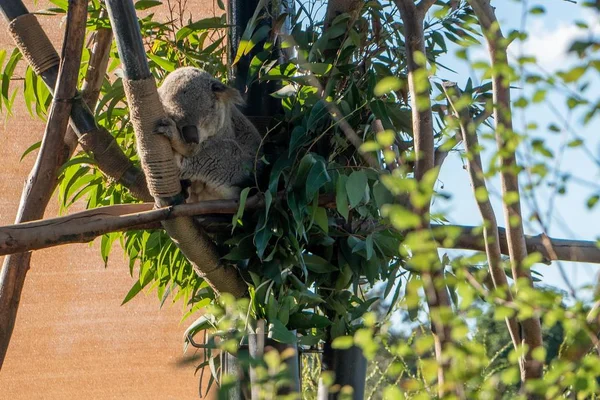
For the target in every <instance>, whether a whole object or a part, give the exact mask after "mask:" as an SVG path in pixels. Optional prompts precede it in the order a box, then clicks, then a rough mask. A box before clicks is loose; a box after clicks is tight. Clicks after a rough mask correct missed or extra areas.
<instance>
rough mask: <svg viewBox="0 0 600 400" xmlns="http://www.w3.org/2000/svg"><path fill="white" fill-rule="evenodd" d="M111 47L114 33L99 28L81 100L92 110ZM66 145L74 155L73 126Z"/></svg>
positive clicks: (75, 143)
mask: <svg viewBox="0 0 600 400" xmlns="http://www.w3.org/2000/svg"><path fill="white" fill-rule="evenodd" d="M100 16H101V17H104V16H105V12H104V11H102V13H101V14H100ZM111 45H112V31H111V30H110V28H99V29H98V30H97V31H96V32H94V36H93V46H92V49H91V55H90V60H89V62H88V69H87V71H86V74H85V80H84V81H83V85H82V87H81V98H82V99H83V101H84V103H85V104H87V106H88V107H89V108H90V110H94V109H95V108H96V103H97V102H98V96H99V95H100V88H101V87H102V83H103V82H104V75H105V74H106V68H107V67H108V60H109V58H110V57H109V56H110V47H111ZM65 143H66V145H67V146H68V147H69V152H70V154H73V152H74V151H75V148H76V147H77V143H78V141H77V134H76V133H75V131H74V130H73V127H72V126H71V125H69V127H68V128H67V133H66V134H65ZM88 150H89V149H88Z"/></svg>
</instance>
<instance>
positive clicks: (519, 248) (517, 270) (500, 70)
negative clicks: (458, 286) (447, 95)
mask: <svg viewBox="0 0 600 400" xmlns="http://www.w3.org/2000/svg"><path fill="white" fill-rule="evenodd" d="M469 4H470V5H471V7H472V8H473V11H474V12H475V15H476V16H477V19H478V20H479V24H480V25H481V28H482V30H483V32H484V34H485V37H486V40H487V43H488V48H489V54H490V59H491V63H492V86H493V97H494V119H495V123H496V141H497V143H498V148H499V149H500V163H501V174H500V179H501V184H502V194H503V199H504V201H503V209H504V217H505V221H506V226H507V231H508V245H509V253H510V262H511V267H512V269H513V276H514V277H515V278H523V279H525V280H527V281H528V282H529V284H530V285H532V284H533V282H532V279H531V273H530V271H529V270H528V269H527V268H524V267H523V266H522V262H523V260H524V259H525V258H526V257H527V246H526V243H525V236H524V232H523V222H522V213H521V202H520V200H517V201H514V202H511V203H510V204H509V203H508V202H507V201H506V195H507V194H508V193H512V194H516V195H518V194H519V180H518V176H517V173H515V172H514V171H515V170H516V169H517V167H518V166H517V162H516V157H515V153H514V151H510V150H509V149H508V146H507V143H506V142H507V140H506V138H507V136H510V135H512V131H513V125H512V115H511V100H510V81H509V79H510V77H509V76H508V74H507V73H505V71H506V66H507V65H508V56H507V53H506V46H507V42H506V39H505V38H504V37H503V35H502V31H501V30H500V26H499V24H498V21H497V19H496V16H495V14H494V9H493V8H492V6H491V5H490V2H489V0H469ZM521 325H522V328H523V329H522V331H523V332H522V334H523V341H524V343H525V344H527V345H528V353H527V354H526V355H525V360H524V361H525V374H524V376H522V379H523V381H525V380H527V379H537V378H540V377H541V376H542V372H543V371H542V368H543V363H542V362H540V361H537V360H535V359H534V358H533V357H532V351H533V350H535V349H536V348H538V347H541V346H542V345H543V339H542V329H541V324H540V320H539V318H538V317H532V318H529V319H526V320H523V321H522V322H521Z"/></svg>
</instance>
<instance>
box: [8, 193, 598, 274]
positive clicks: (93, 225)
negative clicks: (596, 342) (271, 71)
mask: <svg viewBox="0 0 600 400" xmlns="http://www.w3.org/2000/svg"><path fill="white" fill-rule="evenodd" d="M319 205H321V206H322V207H326V208H335V207H336V206H335V202H332V199H331V198H330V197H329V196H322V198H321V199H320V200H319ZM262 206H263V202H262V200H261V199H260V198H259V197H251V198H249V199H248V201H247V202H246V207H245V209H246V210H256V209H258V208H260V207H262ZM238 208H239V202H238V201H237V200H216V201H204V202H198V203H191V204H181V205H177V206H171V207H165V208H159V209H154V204H153V203H140V204H119V205H114V206H106V207H100V208H96V209H92V210H86V211H82V212H78V213H74V214H71V215H67V216H64V217H57V218H48V219H43V220H39V221H32V222H26V223H21V224H15V225H8V226H3V227H0V255H5V254H13V253H18V252H24V251H30V250H40V249H45V248H49V247H54V246H60V245H63V244H69V243H86V242H89V241H92V240H94V239H95V238H96V237H98V236H100V235H104V234H107V233H111V232H120V231H128V230H133V229H160V228H161V225H160V221H163V220H165V219H169V218H175V217H190V216H203V215H213V214H224V215H231V214H234V213H236V212H237V210H238ZM203 220H204V221H205V222H200V223H201V225H203V226H204V227H205V228H206V230H207V231H208V232H214V233H221V232H227V231H229V230H230V229H231V225H230V222H229V221H230V220H228V221H226V222H224V223H223V222H221V221H219V222H218V223H216V222H214V221H212V220H211V219H210V218H206V217H205V218H204V219H203ZM204 224H206V225H204ZM343 224H344V221H340V223H339V225H340V226H342V225H343ZM363 225H364V223H363ZM431 228H432V231H433V232H434V234H435V237H436V239H437V240H438V242H439V243H440V247H442V248H452V249H465V250H474V251H485V242H484V240H483V237H482V230H481V227H476V226H459V225H436V224H432V225H431ZM381 229H391V226H389V225H382V224H379V223H376V222H372V223H370V224H369V225H368V226H367V227H366V228H364V230H365V231H376V230H381ZM457 229H458V230H460V233H459V234H458V235H456V236H457V238H456V240H455V241H454V242H452V243H446V242H445V241H446V239H447V237H448V234H447V233H446V232H447V231H454V230H457ZM452 236H454V235H452ZM498 240H499V244H500V251H501V252H502V254H504V255H508V245H507V242H506V230H505V229H504V228H498ZM548 240H550V243H551V244H552V247H553V249H554V252H553V253H552V254H551V253H549V252H548V251H547V248H546V246H545V245H544V239H543V236H542V235H537V236H526V241H527V251H528V252H529V254H531V253H534V252H538V253H540V254H541V255H542V258H543V261H544V262H547V263H549V262H551V261H557V260H560V261H575V262H584V263H596V264H600V248H598V247H597V246H596V243H595V242H593V241H584V240H567V239H556V238H548Z"/></svg>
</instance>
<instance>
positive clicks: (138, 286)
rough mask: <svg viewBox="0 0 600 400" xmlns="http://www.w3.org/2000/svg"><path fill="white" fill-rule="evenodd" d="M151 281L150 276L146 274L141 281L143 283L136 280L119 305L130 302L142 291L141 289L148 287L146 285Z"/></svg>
mask: <svg viewBox="0 0 600 400" xmlns="http://www.w3.org/2000/svg"><path fill="white" fill-rule="evenodd" d="M151 281H152V275H151V274H147V275H146V277H145V278H144V279H143V282H140V280H139V279H138V280H137V281H136V282H135V284H134V285H133V286H132V288H131V289H130V290H129V292H128V293H127V295H126V296H125V298H124V299H123V302H122V303H121V305H123V304H125V303H127V302H128V301H130V300H131V299H133V298H134V297H135V296H136V295H137V294H138V293H139V292H141V291H142V289H144V288H145V287H146V286H148V284H149V283H150V282H151Z"/></svg>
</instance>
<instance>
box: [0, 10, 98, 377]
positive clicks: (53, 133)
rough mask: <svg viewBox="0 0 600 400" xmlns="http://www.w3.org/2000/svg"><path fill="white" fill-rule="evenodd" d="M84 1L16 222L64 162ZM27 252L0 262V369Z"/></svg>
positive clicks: (44, 193) (47, 191) (52, 183)
mask: <svg viewBox="0 0 600 400" xmlns="http://www.w3.org/2000/svg"><path fill="white" fill-rule="evenodd" d="M86 15H87V2H86V1H83V0H70V1H69V9H68V12H67V23H66V31H65V36H64V41H63V47H62V55H61V62H60V67H59V72H58V78H57V85H56V90H55V97H54V100H53V101H52V105H51V108H50V113H49V115H48V122H47V125H46V132H45V133H44V138H43V140H42V145H41V148H40V151H39V153H38V157H37V159H36V162H35V165H34V167H33V170H32V171H31V174H30V175H29V178H28V179H27V182H26V183H25V188H24V189H23V194H22V195H21V203H20V204H19V210H18V213H17V218H16V221H17V222H24V221H31V220H36V219H40V218H42V217H43V215H44V210H45V209H46V206H47V205H48V202H49V201H50V198H51V197H52V193H53V192H54V188H55V187H56V182H57V177H58V171H59V168H60V167H61V166H62V164H63V163H64V161H65V160H64V156H65V153H66V152H65V143H64V138H65V131H66V129H67V125H68V123H69V115H70V114H71V106H72V101H73V98H74V97H75V94H76V92H77V78H78V76H79V65H80V63H81V51H82V48H83V41H84V38H85V25H86ZM30 259H31V253H20V254H16V255H13V256H8V257H6V258H5V259H4V264H3V265H2V272H1V274H0V368H1V366H2V364H3V362H4V357H5V355H6V351H7V349H8V344H9V342H10V337H11V335H12V331H13V328H14V324H15V319H16V316H17V310H18V306H19V301H20V298H21V292H22V290H23V284H24V282H25V275H26V274H27V270H28V269H29V262H30Z"/></svg>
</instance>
